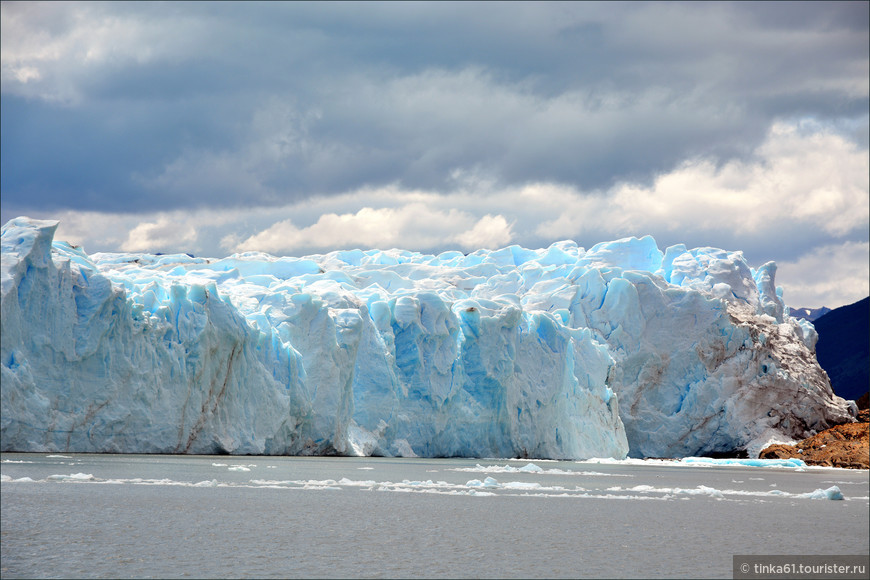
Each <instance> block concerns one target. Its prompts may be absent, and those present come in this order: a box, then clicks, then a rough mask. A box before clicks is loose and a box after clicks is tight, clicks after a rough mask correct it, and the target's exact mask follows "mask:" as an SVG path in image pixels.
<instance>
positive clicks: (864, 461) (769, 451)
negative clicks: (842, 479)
mask: <svg viewBox="0 0 870 580" xmlns="http://www.w3.org/2000/svg"><path fill="white" fill-rule="evenodd" d="M865 405H866V402H865ZM857 420H858V422H857V423H846V424H843V425H837V426H835V427H832V428H830V429H826V430H825V431H822V432H821V433H817V434H816V435H813V436H812V437H810V438H808V439H804V440H803V441H800V442H798V443H796V444H795V445H782V444H777V445H771V446H770V447H767V448H765V449H764V450H763V451H762V452H761V454H760V455H759V458H761V459H792V458H796V459H802V460H803V461H804V462H806V464H807V465H825V466H829V467H846V468H849V469H870V435H868V430H870V423H868V421H870V411H868V409H867V408H866V407H865V408H864V409H862V410H861V411H860V412H859V413H858V417H857Z"/></svg>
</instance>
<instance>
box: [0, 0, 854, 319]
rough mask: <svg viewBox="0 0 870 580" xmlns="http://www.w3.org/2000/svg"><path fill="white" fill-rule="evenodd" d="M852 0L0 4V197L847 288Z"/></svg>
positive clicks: (86, 231)
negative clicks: (732, 267)
mask: <svg viewBox="0 0 870 580" xmlns="http://www.w3.org/2000/svg"><path fill="white" fill-rule="evenodd" d="M868 6H870V3H868V2H845V3H837V2H819V3H815V2H800V3H788V2H772V3H766V2H752V3H743V2H739V3H706V2H704V3H656V2H650V3H640V2H629V3H612V2H605V3H594V2H591V3H586V2H583V3H567V2H556V3H547V2H534V3H526V2H510V3H496V2H484V3H474V2H459V3H451V2H433V3H427V2H414V3H399V2H386V3H362V2H360V3H357V2H353V3H327V2H312V3H304V2H291V3H277V2H265V3H253V2H245V3H233V2H220V3H211V2H202V3H201V2H195V3H182V2H169V3H140V2H135V3H132V2H131V3H127V2H122V3H111V2H107V3H95V4H91V3H84V2H74V3H62V2H49V3H38V2H23V3H18V2H3V3H2V19H0V23H2V35H0V42H2V77H0V82H2V99H0V108H2V122H0V134H2V135H0V202H2V203H0V214H2V215H0V221H2V223H6V222H7V221H8V220H9V219H12V218H14V217H16V216H20V215H26V216H30V217H33V218H39V219H56V220H59V221H60V226H59V228H58V232H57V235H56V239H62V240H67V241H69V242H71V243H74V244H78V245H81V246H82V247H83V248H84V249H85V251H87V252H90V253H93V252H100V251H125V252H152V253H154V252H190V253H192V254H195V255H197V256H208V257H222V256H226V255H229V254H232V253H235V252H245V251H263V252H268V253H271V254H275V255H289V256H302V255H308V254H313V253H325V252H329V251H332V250H336V249H352V248H361V249H370V248H380V249H389V248H394V247H396V248H402V249H407V250H414V251H420V252H425V253H437V252H440V251H444V250H449V249H458V250H462V251H466V252H468V251H473V250H475V249H478V248H492V249H495V248H501V247H505V246H508V245H511V244H518V245H521V246H523V247H527V248H546V247H548V246H549V245H550V244H552V243H553V242H556V241H559V240H564V239H572V240H575V241H576V242H577V243H578V244H580V245H581V246H583V247H586V248H589V247H591V246H593V245H595V244H596V243H598V242H602V241H608V240H616V239H620V238H625V237H630V236H635V237H641V236H643V235H647V234H649V235H652V236H653V237H654V238H655V239H656V241H657V243H658V245H659V247H660V248H661V249H662V250H664V249H665V248H666V247H667V246H670V245H673V244H677V243H684V244H686V245H687V246H688V247H690V248H693V247H704V246H713V247H717V248H723V249H726V250H729V251H742V252H743V253H744V256H745V257H746V260H747V261H748V263H749V265H750V266H752V267H758V266H761V265H762V264H764V263H766V262H768V261H770V260H773V261H776V263H777V265H778V271H777V277H776V282H777V284H778V285H780V286H782V287H783V291H784V298H785V301H786V303H787V304H789V305H790V306H792V307H820V306H828V307H831V308H833V307H837V306H841V305H844V304H850V303H852V302H855V301H857V300H860V299H862V298H864V297H866V296H867V295H868V294H870V266H868V262H870V177H868V176H870V154H868V141H870V115H868V112H870V48H868V46H870V10H868Z"/></svg>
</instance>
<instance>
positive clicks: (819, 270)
mask: <svg viewBox="0 0 870 580" xmlns="http://www.w3.org/2000/svg"><path fill="white" fill-rule="evenodd" d="M868 257H870V243H868V242H844V243H842V244H832V245H828V246H822V247H819V248H815V249H813V250H812V251H810V252H809V253H807V254H805V255H803V256H801V257H800V259H798V260H796V261H793V262H782V263H779V264H778V270H777V273H776V282H777V284H778V285H781V286H782V287H783V297H784V298H785V299H786V301H787V303H788V304H790V305H793V306H794V307H796V308H800V307H802V306H803V305H806V304H808V305H811V307H818V306H828V307H829V308H830V307H834V308H836V307H838V306H842V305H844V304H851V303H853V302H856V301H858V300H860V299H861V298H864V297H866V296H868V295H870V264H868Z"/></svg>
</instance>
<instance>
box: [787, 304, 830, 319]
mask: <svg viewBox="0 0 870 580" xmlns="http://www.w3.org/2000/svg"><path fill="white" fill-rule="evenodd" d="M830 311H831V309H830V308H828V307H827V306H822V307H821V308H790V309H789V314H790V315H791V316H793V317H794V318H803V319H804V320H809V321H810V322H813V321H814V320H816V319H817V318H821V317H822V316H824V315H825V314H827V313H828V312H830Z"/></svg>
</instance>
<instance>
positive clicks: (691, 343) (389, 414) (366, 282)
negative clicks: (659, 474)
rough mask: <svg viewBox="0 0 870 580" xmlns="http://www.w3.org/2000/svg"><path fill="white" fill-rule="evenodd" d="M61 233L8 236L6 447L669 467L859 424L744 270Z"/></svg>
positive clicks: (596, 255)
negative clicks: (196, 253) (217, 245)
mask: <svg viewBox="0 0 870 580" xmlns="http://www.w3.org/2000/svg"><path fill="white" fill-rule="evenodd" d="M56 227H57V222H53V221H38V220H32V219H29V218H18V219H15V220H12V221H10V222H9V223H7V224H6V225H5V226H4V227H3V232H2V272H0V274H2V307H0V308H2V335H0V336H2V354H0V362H2V364H0V372H2V419H0V421H2V425H0V429H2V431H0V434H2V441H0V448H2V449H3V450H4V451H12V450H15V451H78V452H153V453H237V454H246V453H247V454H263V453H265V454H332V453H335V454H347V455H387V456H415V455H418V456H430V457H433V456H469V457H537V458H573V459H579V458H589V457H617V458H622V457H625V456H626V455H627V454H630V455H632V456H638V457H641V456H654V457H674V456H688V455H697V454H703V453H710V452H727V451H732V450H735V449H743V448H747V447H749V448H750V449H752V446H753V445H758V444H759V442H760V441H762V440H763V439H765V438H767V437H770V436H771V435H773V436H779V437H781V438H790V437H801V436H804V435H806V434H808V433H809V431H810V430H818V429H821V428H824V427H826V426H828V425H829V424H832V423H836V422H843V421H848V420H850V409H849V407H848V406H847V403H846V402H845V401H843V400H842V399H839V398H838V397H835V396H834V395H833V393H832V392H831V389H830V385H829V383H828V381H827V377H826V376H825V375H824V373H823V371H822V370H821V369H820V368H819V366H818V364H817V363H816V361H815V356H814V354H813V349H814V345H815V340H816V338H817V336H816V334H815V331H814V330H813V328H812V325H811V324H809V323H806V322H804V321H798V320H796V319H793V318H791V317H789V316H788V312H787V308H785V307H784V305H783V302H782V299H781V297H780V296H779V295H778V294H777V290H776V288H775V285H774V277H775V270H776V269H775V265H773V264H767V265H765V266H762V267H761V268H759V269H758V271H753V270H752V269H750V268H749V267H748V266H747V264H746V263H745V261H744V260H743V257H742V255H741V254H740V253H729V252H725V251H722V250H717V249H714V248H699V249H693V250H688V249H687V248H686V247H685V246H682V245H678V246H672V247H670V248H667V249H666V250H665V251H664V252H663V251H661V250H659V248H658V247H657V245H656V243H655V241H654V240H653V239H652V238H651V237H649V236H647V237H644V238H642V239H636V238H628V239H623V240H619V241H615V242H606V243H602V244H598V245H596V246H594V247H593V248H591V249H589V250H588V251H587V250H584V249H583V248H580V247H578V246H577V245H576V244H574V243H573V242H559V243H556V244H553V245H552V246H550V248H548V249H543V250H528V249H524V248H520V247H518V246H511V247H508V248H504V249H501V250H497V251H485V250H480V251H477V252H474V253H472V254H469V255H463V254H462V253H459V252H445V253H442V254H439V255H437V256H432V255H423V254H419V253H414V252H406V251H400V250H389V251H377V250H371V251H360V250H354V251H337V252H332V253H329V254H325V255H316V256H308V257H305V258H288V257H281V258H278V257H274V256H270V255H267V254H261V253H250V252H249V253H245V254H236V255H233V256H230V257H228V258H224V259H204V258H193V257H190V256H188V255H186V254H177V255H147V254H118V253H112V254H93V255H87V254H85V253H84V252H83V251H82V250H81V249H79V248H75V247H73V246H70V245H69V244H67V243H65V242H61V241H54V239H53V238H54V232H55V229H56Z"/></svg>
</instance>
